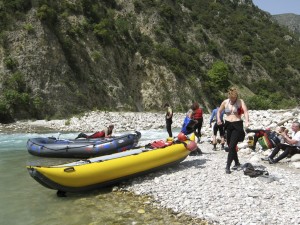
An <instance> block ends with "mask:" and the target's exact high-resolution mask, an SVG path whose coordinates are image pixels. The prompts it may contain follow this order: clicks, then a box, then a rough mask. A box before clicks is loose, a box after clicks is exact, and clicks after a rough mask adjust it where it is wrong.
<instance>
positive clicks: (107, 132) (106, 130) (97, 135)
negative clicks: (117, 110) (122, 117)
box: [75, 124, 114, 139]
mask: <svg viewBox="0 0 300 225" xmlns="http://www.w3.org/2000/svg"><path fill="white" fill-rule="evenodd" d="M113 129H114V125H113V124H111V125H109V126H108V127H105V128H104V129H103V130H102V131H97V132H95V133H93V134H92V135H87V134H85V133H80V134H78V136H77V137H76V138H75V139H78V138H102V137H105V138H108V137H111V135H112V132H113Z"/></svg>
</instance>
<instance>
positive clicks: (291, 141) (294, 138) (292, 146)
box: [269, 121, 300, 164]
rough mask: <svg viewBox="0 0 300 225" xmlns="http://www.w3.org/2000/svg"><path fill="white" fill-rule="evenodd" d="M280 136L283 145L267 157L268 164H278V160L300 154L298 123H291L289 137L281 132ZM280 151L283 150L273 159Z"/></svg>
mask: <svg viewBox="0 0 300 225" xmlns="http://www.w3.org/2000/svg"><path fill="white" fill-rule="evenodd" d="M281 136H282V137H283V139H284V141H285V143H284V144H282V143H280V144H278V145H277V146H276V147H275V148H274V150H273V151H272V153H271V155H270V156H269V163H270V164H274V163H278V162H279V161H280V160H282V159H284V158H286V157H288V156H292V155H294V154H300V123H299V122H298V121H296V122H293V124H292V135H291V137H289V136H288V134H287V133H286V132H282V133H281ZM280 149H282V150H284V152H283V153H281V154H280V155H279V156H278V157H277V158H275V159H274V157H275V156H276V155H277V154H278V152H279V151H280Z"/></svg>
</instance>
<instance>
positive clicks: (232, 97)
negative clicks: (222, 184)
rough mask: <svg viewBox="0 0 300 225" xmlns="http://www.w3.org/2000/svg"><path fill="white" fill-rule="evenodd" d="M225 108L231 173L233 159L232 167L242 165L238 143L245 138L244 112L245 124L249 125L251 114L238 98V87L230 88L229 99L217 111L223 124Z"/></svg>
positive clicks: (227, 167) (218, 118) (228, 171)
mask: <svg viewBox="0 0 300 225" xmlns="http://www.w3.org/2000/svg"><path fill="white" fill-rule="evenodd" d="M223 110H225V114H226V119H225V124H224V128H225V130H226V131H227V138H226V140H227V144H228V148H229V150H228V156H227V164H226V169H225V171H226V173H227V174H230V173H231V171H230V166H231V163H232V161H234V162H235V165H234V167H232V169H237V168H238V167H240V166H241V164H240V162H239V159H238V154H237V151H236V149H237V144H238V142H241V141H243V140H244V138H245V132H244V127H243V120H242V114H243V113H244V115H245V126H246V127H248V126H249V114H248V109H247V106H246V104H245V102H244V101H243V100H242V99H239V98H238V92H237V90H236V88H233V87H232V88H230V89H229V91H228V99H226V100H224V101H223V102H222V104H221V106H220V107H219V110H218V112H217V123H218V125H221V124H222V120H221V113H222V111H223Z"/></svg>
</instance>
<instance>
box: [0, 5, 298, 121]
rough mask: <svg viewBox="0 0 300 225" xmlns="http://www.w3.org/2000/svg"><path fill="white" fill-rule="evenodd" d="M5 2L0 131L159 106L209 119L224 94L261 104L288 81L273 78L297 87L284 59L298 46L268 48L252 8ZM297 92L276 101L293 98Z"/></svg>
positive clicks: (294, 69) (261, 20)
mask: <svg viewBox="0 0 300 225" xmlns="http://www.w3.org/2000/svg"><path fill="white" fill-rule="evenodd" d="M12 3H14V4H12V5H8V6H6V5H5V7H7V8H5V7H4V8H5V10H6V11H5V12H6V14H1V15H2V16H3V15H5V18H4V17H3V18H2V19H6V20H4V21H5V23H3V25H2V26H3V27H2V28H3V29H2V32H1V46H0V59H1V61H0V82H1V85H0V90H1V92H0V116H1V115H2V116H1V118H0V122H1V121H2V122H3V121H7V120H9V119H13V118H16V119H22V118H51V117H67V116H68V115H71V114H74V113H80V112H83V111H86V110H92V109H100V110H110V111H113V110H123V111H151V110H163V109H162V106H163V104H164V103H165V102H170V104H171V105H172V106H173V108H174V109H175V110H179V111H186V110H187V109H188V108H189V106H190V105H191V103H192V101H199V102H200V103H201V105H202V106H203V107H204V108H205V110H209V109H211V108H212V107H214V105H218V104H219V103H220V101H221V100H222V99H223V98H224V97H225V96H224V93H225V92H226V89H227V87H228V86H229V85H233V84H234V85H237V86H239V88H240V90H241V96H242V97H244V98H251V97H255V96H256V95H257V94H259V93H260V92H261V90H265V91H267V92H265V93H264V94H265V95H266V97H265V98H267V97H269V96H270V94H269V93H272V92H273V90H278V87H281V86H282V82H285V81H284V80H283V79H282V78H280V76H279V74H282V73H283V72H284V73H285V72H286V71H288V73H289V75H290V77H291V81H290V82H291V83H293V80H297V79H298V78H299V71H298V69H299V68H300V66H299V65H300V62H298V60H295V59H294V61H292V60H289V57H290V55H293V52H292V53H291V52H285V51H292V50H288V49H292V48H299V47H298V46H299V45H298V43H297V41H296V40H294V39H293V38H294V37H293V36H289V37H290V38H289V40H288V41H287V40H286V39H283V38H282V37H280V35H281V33H279V31H277V32H278V34H276V35H277V37H276V38H275V39H274V38H273V39H272V37H270V40H269V39H268V35H266V34H264V33H263V31H265V30H266V26H270V27H272V26H274V25H273V24H272V22H270V18H269V17H268V15H266V14H264V13H262V12H261V11H259V10H257V9H256V8H255V7H253V5H252V4H251V1H221V2H218V1H215V2H213V1H208V0H202V1H197V2H196V3H195V2H193V1H191V2H190V1H154V0H147V1H146V0H143V1H133V0H129V1H121V0H118V1H104V0H102V1H97V2H94V1H90V0H74V1H60V2H50V3H49V2H47V1H42V0H36V1H27V4H25V3H26V1H24V4H25V5H18V3H17V2H14V1H12ZM10 10H11V14H9V12H10ZM16 10H17V12H18V13H15V11H16ZM13 13H15V14H13ZM12 15H16V16H15V17H9V16H12ZM8 18H10V19H8ZM266 23H267V24H266ZM272 29H275V28H272ZM283 34H284V32H283V33H282V36H284V35H283ZM287 35H288V34H287ZM271 39H272V41H271ZM265 43H266V44H265ZM277 43H281V44H280V45H282V46H277ZM270 44H273V45H272V46H271V45H270ZM282 54H284V55H285V59H284V61H282V60H280V65H279V64H278V63H276V62H277V60H278V59H280V58H279V57H282ZM288 54H290V55H288ZM286 58H288V59H286ZM272 65H277V66H275V67H278V68H273V66H272ZM281 79H282V81H281ZM298 80H299V79H298ZM271 82H273V84H272V85H269V83H271ZM279 84H280V85H281V86H280V85H279ZM286 85H288V84H285V83H284V87H286ZM291 90H292V91H291ZM298 93H299V92H296V91H294V88H291V89H290V91H289V92H286V91H284V92H282V94H287V95H290V96H289V98H290V99H293V98H294V97H295V96H297V95H298ZM272 98H275V100H276V101H277V100H278V99H280V98H281V96H275V97H274V96H272ZM254 100H255V101H256V102H258V103H260V101H261V99H258V100H256V99H255V98H254ZM256 102H255V103H256ZM279 103H280V102H279ZM279 103H278V102H277V103H276V104H277V105H278V104H279ZM293 103H295V102H294V101H293V100H292V101H291V104H293ZM261 105H265V102H261V103H260V105H259V104H258V108H259V107H260V106H261ZM268 107H269V106H268ZM4 118H5V119H4Z"/></svg>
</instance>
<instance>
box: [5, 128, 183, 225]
mask: <svg viewBox="0 0 300 225" xmlns="http://www.w3.org/2000/svg"><path fill="white" fill-rule="evenodd" d="M141 133H142V138H141V140H140V143H141V144H147V143H149V142H151V141H153V140H159V139H165V138H166V136H167V133H166V131H165V130H149V131H141ZM174 133H175V135H176V134H177V133H178V132H177V133H176V131H174ZM77 134H78V133H65V134H61V136H60V138H61V139H68V138H74V137H76V135H77ZM49 136H54V137H58V133H45V134H25V133H16V134H5V133H0V156H1V157H0V171H1V182H0V190H1V191H0V199H1V200H0V207H1V210H0V224H14V225H18V224H20V225H27V224H28V225H29V224H30V225H35V224H47V225H52V224H53V225H54V224H174V223H176V224H184V222H182V223H180V221H179V220H178V219H174V216H172V215H171V214H170V213H167V212H166V211H162V210H157V209H153V208H151V207H150V206H148V205H147V204H146V205H145V204H144V201H145V200H142V199H140V200H138V198H139V197H137V196H133V195H130V194H127V195H126V194H122V193H119V192H112V191H111V189H110V188H107V189H101V190H96V191H93V192H88V193H79V194H68V196H67V197H66V198H59V197H57V196H56V191H55V190H51V189H47V188H45V187H43V186H42V185H40V184H39V183H37V182H36V181H35V180H34V179H33V178H31V177H30V175H29V173H28V172H27V169H26V165H32V164H34V165H46V164H47V165H56V164H59V163H63V162H71V161H74V159H51V158H41V157H36V156H32V155H30V154H29V153H28V152H27V149H26V142H27V140H28V139H29V138H32V137H49ZM141 209H142V213H141V211H140V210H141Z"/></svg>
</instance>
